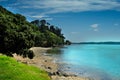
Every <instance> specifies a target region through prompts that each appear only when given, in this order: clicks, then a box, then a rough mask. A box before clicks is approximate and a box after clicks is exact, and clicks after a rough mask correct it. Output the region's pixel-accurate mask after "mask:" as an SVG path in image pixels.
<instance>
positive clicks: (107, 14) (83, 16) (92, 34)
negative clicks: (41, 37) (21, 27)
mask: <svg viewBox="0 0 120 80" xmlns="http://www.w3.org/2000/svg"><path fill="white" fill-rule="evenodd" d="M0 5H2V6H3V7H5V8H7V9H8V10H10V11H12V12H14V13H20V14H22V15H24V16H26V17H27V20H28V21H32V20H35V19H40V20H41V19H46V20H47V21H48V22H49V23H51V24H54V25H55V26H58V27H60V28H62V32H63V33H64V35H65V37H66V39H69V40H71V41H72V42H83V41H86V42H87V41H120V0H0Z"/></svg>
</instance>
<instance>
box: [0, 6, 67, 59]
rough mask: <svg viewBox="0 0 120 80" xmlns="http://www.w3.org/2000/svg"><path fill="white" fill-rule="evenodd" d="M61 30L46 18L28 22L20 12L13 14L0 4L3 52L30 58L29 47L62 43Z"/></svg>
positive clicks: (63, 41)
mask: <svg viewBox="0 0 120 80" xmlns="http://www.w3.org/2000/svg"><path fill="white" fill-rule="evenodd" d="M61 31H62V30H61V29H60V28H58V27H55V26H53V25H50V24H49V23H48V22H47V21H46V20H34V21H32V22H31V23H30V22H28V21H27V20H26V18H25V17H24V16H22V15H21V14H14V13H12V12H10V11H8V10H6V9H5V8H3V7H2V6H0V52H1V53H3V54H6V55H9V56H12V54H13V53H17V54H18V55H21V56H23V57H29V58H31V59H32V58H33V57H34V54H33V52H32V51H31V50H29V48H31V47H34V46H42V47H52V46H60V45H64V44H65V37H64V35H63V34H62V33H61ZM67 42H68V41H67Z"/></svg>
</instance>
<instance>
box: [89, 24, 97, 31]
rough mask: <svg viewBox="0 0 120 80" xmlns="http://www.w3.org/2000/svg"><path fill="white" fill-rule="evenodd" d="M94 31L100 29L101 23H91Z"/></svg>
mask: <svg viewBox="0 0 120 80" xmlns="http://www.w3.org/2000/svg"><path fill="white" fill-rule="evenodd" d="M90 27H91V28H92V30H93V31H98V27H99V24H92V25H90Z"/></svg>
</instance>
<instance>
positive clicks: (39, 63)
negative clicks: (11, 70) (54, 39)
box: [14, 47, 90, 80]
mask: <svg viewBox="0 0 120 80" xmlns="http://www.w3.org/2000/svg"><path fill="white" fill-rule="evenodd" d="M49 49H51V48H42V47H33V48H31V50H33V52H34V54H35V57H34V58H33V59H28V58H22V57H21V56H17V55H16V54H14V58H15V59H16V60H17V61H19V62H22V63H25V64H28V65H34V66H36V67H38V68H40V69H43V70H45V71H47V72H48V75H49V76H50V77H51V80H90V79H89V78H84V77H78V76H76V75H73V74H69V73H68V74H67V73H62V72H61V71H59V70H58V65H57V64H56V63H55V62H54V59H53V58H52V57H50V56H48V55H46V54H45V53H46V51H47V50H49Z"/></svg>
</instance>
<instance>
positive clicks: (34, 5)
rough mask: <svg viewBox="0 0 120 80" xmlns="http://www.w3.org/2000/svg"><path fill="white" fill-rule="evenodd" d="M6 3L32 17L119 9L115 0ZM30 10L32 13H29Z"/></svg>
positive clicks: (118, 4)
mask: <svg viewBox="0 0 120 80" xmlns="http://www.w3.org/2000/svg"><path fill="white" fill-rule="evenodd" d="M0 1H4V0H0ZM5 1H6V2H7V0H5ZM7 4H8V6H10V7H11V8H15V9H16V11H17V10H18V11H19V12H20V13H24V14H26V16H27V15H30V16H31V17H32V18H41V17H42V16H43V15H49V14H56V13H65V12H84V11H101V10H117V11H119V10H120V2H119V1H117V0H16V1H15V2H14V3H7ZM31 12H34V14H32V15H31V14H30V13H31ZM38 13H40V14H42V15H39V14H38Z"/></svg>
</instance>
